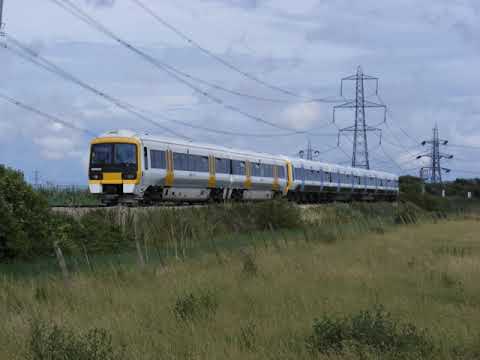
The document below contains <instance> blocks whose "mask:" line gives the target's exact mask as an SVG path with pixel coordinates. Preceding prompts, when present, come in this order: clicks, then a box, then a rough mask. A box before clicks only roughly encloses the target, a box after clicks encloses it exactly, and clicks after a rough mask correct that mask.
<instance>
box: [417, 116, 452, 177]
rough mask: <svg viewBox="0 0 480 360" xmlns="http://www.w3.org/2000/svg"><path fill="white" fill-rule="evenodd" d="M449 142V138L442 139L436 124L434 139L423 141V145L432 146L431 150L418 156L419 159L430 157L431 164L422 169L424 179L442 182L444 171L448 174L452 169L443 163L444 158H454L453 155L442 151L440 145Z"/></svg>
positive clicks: (421, 174) (421, 173)
mask: <svg viewBox="0 0 480 360" xmlns="http://www.w3.org/2000/svg"><path fill="white" fill-rule="evenodd" d="M447 144H448V140H442V139H440V136H439V132H438V125H435V128H434V129H433V138H432V140H425V141H423V142H422V145H423V146H425V145H429V146H430V149H429V152H428V153H425V154H422V155H419V156H417V159H421V158H424V157H426V158H429V159H430V165H429V166H425V167H422V168H421V169H420V177H421V178H422V179H423V180H425V181H427V182H429V183H431V184H441V183H442V182H443V180H442V173H443V172H446V173H447V174H448V173H449V172H450V171H451V170H450V169H447V168H444V167H442V165H441V160H442V159H453V155H451V154H445V153H442V152H441V151H440V147H441V146H445V145H447Z"/></svg>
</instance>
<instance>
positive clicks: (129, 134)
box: [99, 130, 398, 180]
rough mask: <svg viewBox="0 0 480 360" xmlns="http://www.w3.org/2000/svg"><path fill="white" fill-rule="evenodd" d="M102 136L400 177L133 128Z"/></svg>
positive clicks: (348, 171) (349, 172)
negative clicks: (154, 133)
mask: <svg viewBox="0 0 480 360" xmlns="http://www.w3.org/2000/svg"><path fill="white" fill-rule="evenodd" d="M99 137H100V138H104V137H127V138H136V139H138V140H141V141H152V142H163V143H168V144H172V145H181V146H195V147H200V148H204V149H211V150H216V151H221V152H226V153H234V154H237V155H245V156H248V157H254V158H255V157H262V158H269V159H274V160H286V161H290V162H291V163H292V164H293V165H294V166H301V165H303V166H304V167H312V168H317V169H323V170H326V171H330V172H340V173H346V174H353V175H355V176H373V177H377V178H384V179H390V180H396V179H398V175H395V174H392V173H388V172H384V171H377V170H366V169H359V168H354V167H350V166H341V165H336V164H330V163H324V162H319V161H311V160H305V159H299V158H294V157H290V156H285V155H275V154H270V153H264V152H256V151H251V150H244V149H235V148H231V147H226V146H221V145H215V144H208V143H202V142H196V141H190V140H185V139H178V138H170V137H166V136H158V135H151V134H149V133H139V132H135V131H132V130H114V131H109V132H107V133H105V134H102V135H100V136H99Z"/></svg>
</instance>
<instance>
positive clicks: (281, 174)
mask: <svg viewBox="0 0 480 360" xmlns="http://www.w3.org/2000/svg"><path fill="white" fill-rule="evenodd" d="M277 169H278V177H279V178H280V179H285V168H284V167H283V166H277Z"/></svg>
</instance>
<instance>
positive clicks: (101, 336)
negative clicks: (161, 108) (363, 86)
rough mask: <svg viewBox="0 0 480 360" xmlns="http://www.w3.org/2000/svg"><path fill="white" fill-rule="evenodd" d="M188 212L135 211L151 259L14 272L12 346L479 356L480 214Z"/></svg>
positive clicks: (80, 351) (262, 355)
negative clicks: (211, 221)
mask: <svg viewBox="0 0 480 360" xmlns="http://www.w3.org/2000/svg"><path fill="white" fill-rule="evenodd" d="M159 211H161V210H159ZM180 211H183V213H182V214H183V218H186V219H187V220H189V222H188V221H186V220H185V221H186V222H184V223H182V221H184V220H181V218H182V217H180V216H179V215H180V212H170V214H172V215H166V213H162V216H156V215H155V212H153V215H152V213H150V215H148V216H145V217H142V218H141V219H137V221H138V222H139V223H137V225H140V222H143V223H142V226H141V227H140V228H141V229H143V230H142V234H141V235H140V234H138V231H139V230H138V229H137V236H136V238H137V239H141V241H139V242H137V244H140V245H141V247H140V248H141V253H142V254H143V260H144V261H145V262H146V263H147V264H146V265H145V266H143V267H142V266H139V265H132V264H128V263H126V262H115V261H114V260H111V261H107V260H106V259H107V257H105V258H103V261H100V260H98V262H97V263H95V260H93V257H92V259H91V260H90V261H91V263H93V265H92V264H90V267H87V268H85V267H82V266H80V265H78V264H77V265H78V266H77V268H78V269H79V271H78V272H75V273H73V274H72V275H71V277H70V278H69V279H67V280H63V279H62V278H61V277H60V276H58V275H54V274H50V275H45V276H39V277H30V276H29V277H22V276H21V277H18V276H15V277H11V276H4V278H3V279H1V280H0V316H1V318H2V325H1V326H0V358H1V359H4V358H5V359H24V358H30V359H35V360H36V359H51V360H56V359H65V358H68V359H72V360H76V359H78V360H80V359H93V360H95V359H121V358H124V359H142V360H143V359H299V358H316V359H359V358H364V359H388V358H395V359H418V358H432V359H455V358H458V359H475V358H479V357H480V340H479V339H480V325H479V324H480V311H479V305H478V304H479V303H480V286H479V285H478V280H477V279H478V277H479V275H480V266H479V264H480V245H479V243H478V233H479V231H480V222H479V221H478V219H477V218H475V217H468V216H467V217H465V216H461V217H457V218H456V219H455V220H446V219H438V217H431V216H429V215H425V214H424V213H421V212H417V211H416V210H415V211H414V210H412V209H409V210H405V209H398V208H395V207H392V206H391V205H376V206H373V207H369V206H358V207H356V206H354V207H353V208H351V207H348V206H326V207H320V208H312V209H309V210H306V212H304V213H303V214H301V216H302V219H301V224H295V223H292V224H290V227H291V228H288V227H285V228H284V229H282V227H281V226H279V225H280V224H281V223H282V222H284V221H286V219H285V218H281V216H280V215H279V214H277V215H275V216H272V217H268V216H267V215H265V216H264V217H263V218H261V219H258V218H259V216H258V214H256V218H255V219H250V220H245V219H246V218H248V216H247V215H248V213H246V214H244V215H245V216H246V217H245V216H244V217H243V218H238V219H231V218H229V217H228V216H229V215H230V217H231V215H232V213H230V214H228V211H227V215H226V216H227V218H224V219H223V220H222V222H220V219H218V220H219V222H218V224H217V225H215V226H212V225H208V224H205V223H204V224H203V227H201V224H202V221H203V220H204V219H202V218H201V217H202V216H205V215H202V211H205V210H180ZM211 211H215V210H211ZM236 211H239V210H236ZM290 211H293V212H294V211H296V210H290ZM222 213H224V211H219V212H218V213H215V214H217V216H220V215H221V214H222ZM157 215H158V214H157ZM187 215H188V216H187ZM209 215H210V216H211V215H212V214H209ZM237 215H238V214H237ZM292 215H293V214H290V216H292ZM149 216H150V217H149ZM152 216H153V218H152ZM189 216H192V217H194V218H197V221H195V220H194V219H193V218H190V217H189ZM279 216H280V219H278V217H279ZM420 217H423V221H419V218H420ZM160 219H164V220H162V221H164V222H163V223H160V224H155V222H156V221H157V222H158V221H160ZM165 219H166V220H165ZM242 219H243V220H242ZM274 219H277V220H278V222H275V221H274ZM353 220H354V221H353ZM259 221H260V222H265V223H259ZM293 221H294V222H296V220H295V218H294V220H293ZM178 223H179V224H180V225H176V224H178ZM395 223H397V224H399V223H400V224H401V223H403V224H405V223H409V224H410V225H409V226H402V225H401V226H394V225H395ZM414 223H417V224H414ZM182 224H183V225H182ZM220 224H222V225H220ZM225 224H226V225H225ZM307 225H308V226H307ZM177 226H178V227H177ZM221 226H226V230H228V231H229V232H231V233H232V235H231V236H229V237H225V235H223V234H224V231H220V229H219V227H221ZM298 226H300V227H298ZM169 228H170V230H165V229H169ZM155 229H156V230H155ZM182 229H183V230H182ZM232 229H233V231H232ZM235 229H237V230H241V231H235ZM248 229H250V231H247V230H248ZM160 230H162V231H163V232H160ZM155 234H157V235H155ZM159 234H161V235H159ZM235 240H237V241H235ZM132 249H135V247H134V246H132ZM72 254H74V253H72ZM154 254H157V257H155V256H154ZM75 258H76V259H77V260H78V259H81V258H82V256H81V254H77V256H76V257H75ZM67 259H70V258H69V257H68V256H67ZM108 259H114V258H112V257H108ZM131 260H132V262H134V261H138V257H137V255H135V256H133V257H132V259H131ZM78 261H79V262H80V260H78ZM74 263H75V262H74V261H69V266H70V267H71V268H75V266H74ZM100 263H102V264H103V265H102V266H100ZM17 266H18V265H17ZM88 268H91V270H87V269H88ZM5 270H6V269H5ZM315 319H318V320H317V321H315ZM42 356H43V357H42ZM62 356H63V357H62Z"/></svg>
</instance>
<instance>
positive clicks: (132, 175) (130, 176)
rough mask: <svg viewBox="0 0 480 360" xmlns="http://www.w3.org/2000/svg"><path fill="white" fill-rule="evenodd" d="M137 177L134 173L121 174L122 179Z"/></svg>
mask: <svg viewBox="0 0 480 360" xmlns="http://www.w3.org/2000/svg"><path fill="white" fill-rule="evenodd" d="M136 177H137V175H136V174H123V179H124V180H135V179H136Z"/></svg>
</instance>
